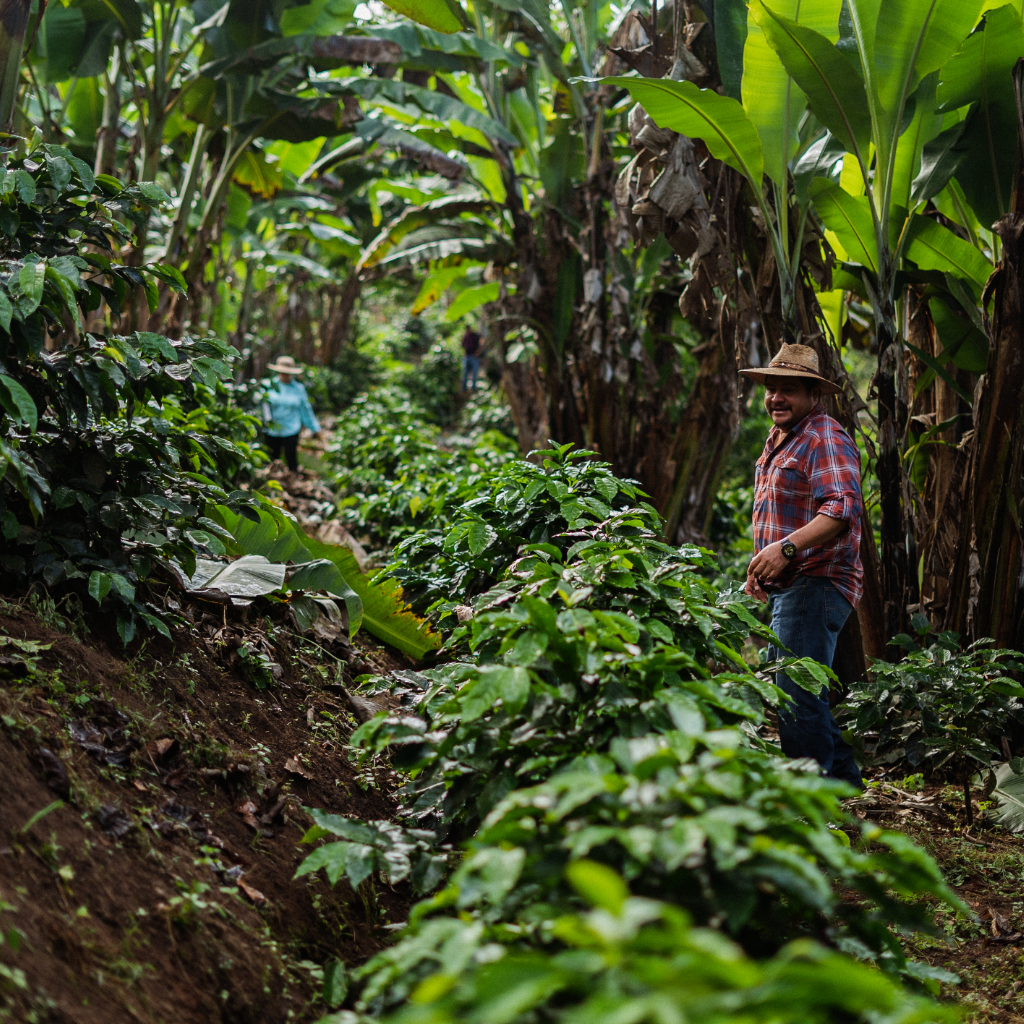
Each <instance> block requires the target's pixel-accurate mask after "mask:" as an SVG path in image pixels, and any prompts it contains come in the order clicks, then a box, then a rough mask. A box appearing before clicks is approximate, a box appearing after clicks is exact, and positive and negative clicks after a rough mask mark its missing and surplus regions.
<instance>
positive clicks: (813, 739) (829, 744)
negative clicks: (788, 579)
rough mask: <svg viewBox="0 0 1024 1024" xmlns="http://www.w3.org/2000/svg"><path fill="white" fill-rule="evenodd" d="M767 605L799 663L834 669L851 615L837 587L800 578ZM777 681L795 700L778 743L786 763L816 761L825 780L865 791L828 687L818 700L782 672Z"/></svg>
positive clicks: (783, 716) (783, 713)
mask: <svg viewBox="0 0 1024 1024" xmlns="http://www.w3.org/2000/svg"><path fill="white" fill-rule="evenodd" d="M768 600H769V602H770V603H771V609H772V629H773V630H774V631H775V635H776V636H777V637H778V638H779V639H780V640H781V641H782V643H783V644H784V645H785V646H786V647H787V648H789V651H790V652H791V653H792V654H793V655H795V656H796V657H798V658H813V659H814V660H815V661H817V662H818V663H819V664H822V665H827V666H828V667H829V668H831V667H832V657H833V655H834V654H835V652H836V640H837V639H838V638H839V631H840V630H841V629H842V628H843V624H844V623H845V622H846V620H847V618H848V617H849V614H850V612H851V611H853V608H852V606H851V605H850V602H849V601H847V600H846V598H845V597H843V595H842V594H840V593H839V591H838V590H837V589H836V587H835V585H834V584H833V583H832V582H831V581H830V580H827V579H825V577H823V576H797V578H796V579H795V580H794V581H793V583H792V584H791V585H790V586H788V587H787V588H786V589H785V590H777V591H775V592H774V593H772V594H771V595H770V596H769V598H768ZM768 656H769V658H771V659H773V660H774V659H775V658H777V657H779V656H780V652H779V650H778V648H776V647H769V648H768ZM775 681H776V683H777V684H778V685H779V686H780V687H781V688H782V689H783V690H785V692H786V693H788V694H789V696H790V697H792V698H793V703H792V704H789V705H787V707H786V709H785V710H780V711H779V739H780V740H781V743H782V752H783V753H784V754H785V755H786V757H792V758H797V757H813V758H814V760H815V761H817V762H818V764H820V765H821V771H822V774H823V775H830V776H832V777H833V778H836V779H842V780H844V781H845V782H850V783H852V784H853V785H855V786H857V787H858V788H860V789H863V788H864V780H863V779H862V778H861V774H860V768H858V767H857V762H856V761H855V760H854V758H853V751H852V750H851V749H850V745H849V743H847V742H846V740H844V739H843V737H842V734H841V733H840V731H839V726H838V725H837V724H836V720H835V719H834V718H833V717H832V712H831V710H830V709H829V706H828V687H827V686H826V687H823V688H822V690H821V693H820V694H817V695H815V694H813V693H811V692H810V691H808V690H805V689H804V688H803V687H802V686H798V685H797V684H796V683H794V682H793V681H792V680H791V679H790V678H789V677H788V676H787V675H786V674H785V673H783V672H780V673H778V675H777V676H776V679H775Z"/></svg>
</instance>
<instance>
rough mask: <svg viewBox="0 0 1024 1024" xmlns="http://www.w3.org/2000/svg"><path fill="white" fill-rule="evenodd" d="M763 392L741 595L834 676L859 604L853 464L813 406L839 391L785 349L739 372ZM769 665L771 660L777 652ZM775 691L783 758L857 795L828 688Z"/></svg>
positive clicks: (851, 452) (852, 453)
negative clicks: (766, 609)
mask: <svg viewBox="0 0 1024 1024" xmlns="http://www.w3.org/2000/svg"><path fill="white" fill-rule="evenodd" d="M740 373H742V374H744V375H746V376H748V377H753V378H754V380H756V381H758V382H759V383H761V384H764V388H765V398H764V406H765V409H766V410H767V411H768V414H769V415H770V416H771V418H772V422H773V423H774V426H773V427H772V430H771V433H770V434H769V435H768V441H767V443H766V444H765V448H764V452H763V454H762V455H761V458H760V459H758V460H757V470H756V474H755V489H754V550H755V552H756V554H755V555H754V558H753V560H752V561H751V563H750V565H749V567H748V568H747V585H746V591H747V593H748V594H752V595H753V596H754V597H756V598H758V599H759V600H762V601H767V602H769V604H770V605H771V610H772V630H773V631H774V632H775V634H776V636H778V638H779V640H780V641H781V642H782V644H783V646H784V647H785V648H786V649H787V650H788V651H789V652H791V653H792V654H794V655H796V656H797V657H807V658H813V659H814V660H815V661H817V662H820V663H821V664H822V665H827V666H828V667H829V668H831V667H832V657H833V655H834V654H835V649H836V640H837V639H838V637H839V632H840V630H841V629H842V628H843V624H844V623H845V622H846V619H847V617H848V616H849V614H850V612H851V611H853V608H854V607H855V605H856V604H857V602H858V601H859V600H860V596H861V592H862V590H863V577H864V571H863V568H862V566H861V561H860V516H861V508H862V504H863V498H862V496H861V488H860V454H859V452H858V451H857V446H856V444H854V442H853V439H852V438H851V437H850V435H849V434H847V433H846V431H845V430H843V428H842V427H841V426H840V425H839V424H838V423H837V422H836V421H835V420H834V419H832V417H831V416H828V415H826V413H825V411H824V410H823V409H822V407H821V405H820V399H821V396H822V394H837V393H838V392H839V391H840V389H839V388H838V387H836V385H835V384H833V383H832V382H831V381H829V380H826V379H825V378H824V377H822V376H821V374H820V373H819V372H818V356H817V353H816V352H815V351H814V349H812V348H809V347H808V346H806V345H783V346H782V349H781V350H780V352H779V354H778V355H777V356H776V357H775V358H774V359H773V360H772V361H771V363H770V364H769V365H768V366H767V367H765V368H764V369H763V370H741V371H740ZM769 656H770V657H772V658H774V657H778V656H779V652H778V651H777V650H775V649H770V650H769ZM776 681H777V682H778V684H779V686H780V687H781V688H782V689H783V690H785V692H786V693H788V694H789V696H790V697H792V698H793V703H792V704H790V705H789V706H788V707H787V708H786V709H784V710H780V712H779V739H780V741H781V744H782V750H783V753H784V754H785V755H786V756H787V757H793V758H800V757H811V758H814V759H815V760H816V761H817V762H818V763H819V764H820V765H821V769H822V772H823V774H825V775H830V776H832V777H834V778H838V779H844V780H846V781H847V782H850V783H852V784H853V785H855V786H857V787H859V788H863V786H864V783H863V780H862V778H861V774H860V769H859V768H858V767H857V763H856V761H855V760H854V758H853V751H852V750H851V749H850V745H849V744H848V743H847V742H846V741H845V740H844V739H843V738H842V735H841V734H840V732H839V727H838V726H837V725H836V721H835V719H834V718H833V717H832V712H831V711H830V709H829V705H828V687H824V688H823V689H822V691H821V693H820V694H813V693H810V692H809V691H807V690H805V689H804V688H803V687H802V686H798V685H797V684H796V683H794V682H793V681H792V680H791V679H789V678H788V676H786V675H785V674H784V673H781V672H780V673H779V675H778V676H777V679H776Z"/></svg>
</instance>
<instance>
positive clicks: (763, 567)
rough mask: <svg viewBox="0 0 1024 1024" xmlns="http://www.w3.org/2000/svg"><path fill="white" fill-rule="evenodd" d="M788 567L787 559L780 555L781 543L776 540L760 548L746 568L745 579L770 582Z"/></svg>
mask: <svg viewBox="0 0 1024 1024" xmlns="http://www.w3.org/2000/svg"><path fill="white" fill-rule="evenodd" d="M788 565H789V559H788V558H787V557H786V556H785V555H784V554H783V553H782V541H780V540H777V541H776V542H775V543H774V544H769V545H768V547H766V548H762V549H761V550H760V551H759V552H758V553H757V554H756V555H754V557H753V559H751V562H750V565H748V566H747V578H748V579H749V578H750V577H751V576H753V577H754V579H756V580H758V581H760V582H763V581H765V580H768V581H771V580H773V579H775V578H776V577H777V576H780V575H781V574H782V572H783V570H784V569H786V567H787V566H788Z"/></svg>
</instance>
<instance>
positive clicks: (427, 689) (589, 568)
mask: <svg viewBox="0 0 1024 1024" xmlns="http://www.w3.org/2000/svg"><path fill="white" fill-rule="evenodd" d="M538 460H539V461H540V463H541V464H540V465H536V464H534V463H532V462H526V461H516V462H513V463H510V464H509V465H508V466H505V467H502V468H500V469H499V470H497V471H495V472H494V473H493V474H491V476H490V478H489V479H487V480H486V481H485V482H486V489H485V490H484V491H483V493H482V494H480V495H479V496H478V497H477V498H476V499H475V500H473V501H472V502H466V503H464V507H463V508H462V510H461V512H460V513H458V514H455V515H453V516H452V518H451V519H450V520H449V521H448V522H447V525H446V526H445V528H444V530H443V531H438V533H439V534H443V536H441V537H440V538H439V539H438V540H436V541H434V542H432V543H434V545H435V546H434V548H433V549H432V551H433V554H432V555H431V556H430V558H429V559H424V560H423V562H422V563H421V564H420V566H419V568H418V569H417V571H418V572H419V573H420V575H421V578H422V579H423V580H424V581H425V590H429V591H430V592H431V593H435V594H436V593H441V592H443V593H445V594H446V595H447V597H448V598H450V599H451V600H449V601H447V602H446V604H447V605H449V606H450V604H451V601H452V600H454V599H460V600H473V606H474V607H473V609H472V612H473V614H472V617H471V618H469V619H468V621H464V622H462V624H460V625H458V626H457V627H456V628H455V629H454V631H453V632H452V633H451V635H450V637H449V640H448V643H447V648H446V649H447V650H448V651H451V652H458V653H459V654H460V655H461V659H460V660H458V661H455V662H451V663H449V664H446V665H442V666H440V667H437V668H433V669H429V670H427V671H424V672H422V673H408V672H401V673H397V674H395V675H394V676H393V677H392V678H391V679H390V680H378V681H376V682H375V684H374V688H375V690H379V689H380V688H381V687H383V688H389V689H391V690H392V691H393V693H394V694H395V696H397V697H398V698H399V699H400V700H401V702H402V705H403V706H402V708H401V710H400V711H397V712H395V713H381V714H379V715H377V716H376V717H375V718H374V719H372V720H371V721H370V722H367V723H365V724H364V725H362V726H361V727H360V728H359V729H358V730H357V731H356V732H355V733H354V734H353V737H352V744H353V746H355V747H356V748H358V749H361V751H362V756H363V757H364V758H367V757H373V756H377V755H380V754H385V753H387V754H388V755H389V756H390V760H391V764H392V765H393V767H394V768H395V769H396V770H398V771H399V772H401V773H402V774H404V775H405V776H406V780H407V781H406V784H405V786H404V788H403V790H402V791H401V796H402V799H403V804H404V807H405V809H406V813H407V814H408V815H409V816H410V817H412V818H414V819H415V821H416V823H417V825H418V826H422V827H425V828H430V830H431V831H432V832H433V833H434V839H433V844H434V845H433V846H432V847H427V848H426V849H423V850H422V851H420V852H419V853H418V854H417V857H418V858H423V857H426V856H428V854H429V852H430V851H431V849H436V844H437V843H438V842H439V841H442V840H443V841H446V842H462V843H466V844H467V845H468V852H467V854H466V857H465V859H464V860H463V861H462V863H461V864H460V865H459V866H458V868H457V870H456V871H455V872H454V874H453V875H452V876H451V878H450V879H449V880H448V883H447V884H446V885H445V886H444V888H442V889H441V890H440V891H439V892H438V893H437V894H436V895H434V896H433V897H432V898H430V899H427V900H424V901H423V902H421V903H420V904H419V905H418V906H417V907H416V908H415V909H414V911H413V913H412V915H411V918H410V925H409V927H408V928H407V929H406V930H405V932H404V933H403V934H402V936H401V938H400V939H399V941H398V943H397V944H396V945H395V946H394V947H393V948H392V949H389V950H387V951H385V952H383V953H381V954H379V955H378V956H377V957H375V958H374V959H373V960H372V961H371V962H370V963H369V964H367V965H366V966H365V967H363V968H360V969H358V970H357V971H355V972H354V973H353V974H352V981H353V982H354V983H358V984H359V985H360V986H361V990H360V1003H359V1004H358V1005H359V1007H360V1008H363V1009H372V1010H373V1011H374V1012H375V1013H376V1012H379V1011H381V1010H382V1009H385V1008H387V1007H390V1006H393V1005H395V1004H396V1003H399V1002H402V1001H405V1000H407V999H412V1005H416V1004H418V1001H421V999H422V1001H423V1002H430V1001H431V1000H430V999H427V998H426V997H425V996H423V993H425V992H431V991H434V990H433V989H431V988H430V986H431V985H432V984H436V985H440V984H441V982H440V980H438V979H436V978H435V979H434V980H433V981H431V980H430V979H431V976H432V975H434V974H435V972H437V970H438V964H440V965H441V973H442V974H443V975H445V976H446V977H447V978H448V982H447V984H449V985H452V986H456V987H458V986H463V985H467V986H472V985H473V984H474V982H473V981H472V979H473V978H475V977H476V975H475V973H474V972H475V971H476V970H477V969H478V966H479V964H481V963H483V962H484V961H494V960H499V962H501V961H502V960H503V958H504V957H506V956H507V957H508V960H509V962H514V961H516V959H517V958H518V957H521V956H525V957H528V958H532V957H533V956H535V955H539V954H537V953H535V952H531V950H543V955H544V956H545V958H547V959H549V960H550V959H551V958H555V957H559V956H562V955H564V951H565V949H566V947H567V946H571V943H568V942H567V940H566V937H565V936H564V935H563V934H562V932H561V931H560V925H559V922H560V921H562V920H564V919H565V918H566V916H567V915H568V916H572V915H577V914H579V913H580V910H581V903H580V900H579V897H578V895H577V893H576V891H575V889H574V888H573V885H572V884H571V880H572V879H573V877H574V872H576V871H578V870H579V865H580V863H581V861H582V860H583V859H584V858H586V859H589V860H592V861H596V862H598V864H599V866H600V867H599V870H601V871H606V872H607V871H613V872H616V873H618V874H620V875H621V876H622V877H624V878H625V879H626V880H627V882H628V885H629V891H630V892H631V893H633V894H635V897H636V898H644V899H654V900H665V901H668V902H670V903H672V904H674V905H675V908H685V910H686V911H687V912H688V914H689V915H691V916H692V919H693V920H694V921H695V922H697V923H698V924H700V925H708V926H711V927H714V928H717V929H719V930H721V931H725V932H728V933H730V934H731V935H732V936H734V937H735V938H736V939H737V940H738V941H739V942H741V943H742V945H743V947H744V949H746V950H747V951H748V952H752V953H754V954H755V955H766V954H767V955H771V954H773V953H776V952H777V951H778V950H779V949H780V947H781V946H782V945H783V944H784V943H785V942H787V941H789V940H790V939H793V938H797V937H800V936H806V935H810V934H825V935H828V936H829V937H830V939H831V940H832V941H835V942H838V943H842V944H844V946H845V948H847V949H851V950H856V951H857V952H858V953H859V954H861V955H864V956H868V957H872V958H876V959H878V961H879V963H880V964H881V965H882V966H884V967H885V968H886V969H888V970H892V971H899V970H903V969H905V968H906V961H905V959H904V957H903V954H902V952H901V949H900V945H899V942H898V941H897V939H896V936H895V934H894V929H897V928H899V929H908V930H913V929H927V928H928V927H929V926H930V911H929V910H928V908H927V905H926V904H924V903H923V902H922V898H923V897H924V896H926V895H927V896H930V897H933V898H936V899H938V900H940V901H945V902H947V903H950V904H952V905H958V904H957V901H956V900H955V898H954V897H953V896H952V894H951V893H949V891H948V890H947V889H946V887H945V885H944V883H943V881H942V878H941V875H940V874H939V873H938V870H937V869H936V867H935V865H934V863H933V862H932V861H931V860H930V859H929V858H928V857H927V856H926V855H924V854H923V853H922V852H921V851H919V850H917V849H916V848H914V847H913V846H912V844H910V843H908V842H907V841H906V840H905V839H904V838H903V837H901V836H899V835H896V834H891V833H884V832H882V831H881V830H879V829H877V828H874V827H869V828H867V829H866V830H865V831H863V832H862V834H861V836H860V839H859V842H858V845H857V846H856V847H854V846H853V845H852V844H851V840H850V838H849V835H848V834H847V832H844V831H841V830H840V829H838V828H833V827H830V825H831V824H832V823H836V822H843V821H844V815H843V811H842V808H841V805H840V799H841V797H842V796H844V795H846V794H848V793H849V792H850V791H849V790H848V788H847V787H845V786H844V785H843V784H842V783H837V782H834V781H830V780H825V779H821V778H819V777H817V776H816V775H815V774H813V773H810V772H806V771H799V770H794V769H793V768H790V767H787V766H786V765H785V764H784V763H783V762H782V761H781V760H776V756H775V752H774V751H772V750H771V748H768V747H766V746H765V744H764V743H763V742H762V741H761V740H759V739H758V738H757V735H756V732H755V728H756V726H757V725H758V724H759V723H761V722H763V721H764V718H765V714H764V707H765V704H774V705H777V704H778V702H779V700H780V699H781V698H780V694H779V691H778V690H777V689H776V687H775V686H774V685H773V683H772V682H771V676H770V672H771V671H772V670H773V666H765V667H763V668H762V669H760V670H759V671H754V670H752V669H751V668H750V667H748V666H747V665H746V664H745V663H744V662H743V659H742V658H741V657H740V655H739V653H738V650H739V648H740V647H741V645H742V644H743V642H744V640H745V638H746V637H747V636H748V635H749V633H750V632H751V631H755V632H756V631H760V632H762V633H765V631H764V627H761V626H759V625H758V624H757V622H756V620H755V619H754V617H753V616H752V614H751V612H750V610H749V609H748V608H747V606H746V603H745V602H747V600H748V599H746V598H744V597H742V596H741V595H740V594H738V593H735V592H733V591H731V590H725V591H723V592H719V591H717V590H716V589H715V587H714V586H713V585H712V584H711V583H710V582H709V581H708V580H707V579H705V578H704V577H703V576H701V575H700V574H699V573H698V571H697V570H707V569H709V568H711V567H712V566H713V564H714V563H713V562H711V560H710V559H709V557H708V556H707V554H706V553H703V552H701V551H699V550H698V549H682V550H679V549H675V548H672V547H669V546H668V545H665V544H663V543H662V542H661V541H660V540H659V539H658V535H659V530H660V520H659V517H658V516H657V514H656V513H655V512H654V510H653V509H651V508H650V507H649V506H645V505H644V503H643V502H642V501H641V500H640V498H641V495H640V493H639V492H638V491H637V490H636V488H635V486H634V485H633V484H630V483H629V482H627V481H621V480H617V479H616V478H615V477H613V476H612V475H611V474H610V473H609V471H608V468H607V466H604V465H602V464H601V463H597V462H595V461H593V460H592V459H590V458H588V453H573V452H570V451H569V446H564V447H562V448H556V449H550V450H547V451H545V452H542V453H538ZM448 538H450V539H451V542H450V543H449V542H448V540H447V539H448ZM415 543H416V539H415V538H414V539H412V540H410V541H409V542H408V544H404V545H402V546H400V550H399V554H400V556H402V555H404V553H405V552H406V551H408V550H412V549H413V548H414V546H415ZM424 550H427V549H424ZM406 557H407V556H406ZM403 563H404V558H402V557H400V558H398V559H396V562H395V563H394V565H393V566H391V567H390V571H392V572H396V573H397V572H401V568H400V566H401V565H402V564H403ZM432 574H434V575H435V576H436V579H432ZM485 588H486V589H485ZM481 590H482V591H483V592H482V593H481V592H480V591H481ZM473 594H475V595H476V596H475V599H474V598H473V596H472V595H473ZM429 599H430V598H429V596H428V595H427V594H426V593H425V594H424V596H422V597H421V598H420V600H421V602H422V601H426V600H429ZM459 611H460V612H461V613H462V614H461V615H460V616H459V618H460V619H466V618H467V616H466V614H465V613H466V611H467V609H465V608H460V609H459ZM765 635H767V634H766V633H765ZM797 667H798V668H803V669H804V670H805V671H804V672H803V673H800V672H796V671H795V670H792V669H791V671H793V673H794V674H795V675H801V674H802V675H804V676H806V678H807V681H808V685H810V686H815V687H816V686H819V685H820V681H817V680H815V679H814V678H813V677H812V672H811V669H810V666H806V665H803V666H797ZM818 668H819V672H820V667H818ZM344 827H345V829H350V828H354V827H355V826H353V825H352V823H345V824H344ZM850 831H853V829H850ZM317 835H320V833H318V834H317ZM323 837H324V838H326V836H323ZM343 838H344V839H345V840H346V841H347V842H349V843H351V842H353V841H354V842H362V843H363V844H364V845H366V841H365V839H363V840H360V839H359V838H358V837H357V836H354V835H348V834H344V836H343ZM332 845H337V844H332ZM328 849H329V847H321V850H324V851H327V850H328ZM350 855H352V854H351V853H350V849H349V848H348V847H347V846H342V847H340V848H338V849H337V850H336V851H332V852H320V851H317V852H316V853H314V855H313V857H312V858H310V859H309V860H307V862H306V865H308V868H304V869H306V870H314V869H315V868H317V867H325V868H328V869H329V870H330V871H331V872H332V873H333V874H334V876H335V877H336V878H337V877H341V875H342V874H343V873H344V872H345V871H346V870H347V865H348V858H349V856H350ZM414 863H415V859H414ZM437 881H440V876H438V879H437ZM618 884H619V887H620V888H621V887H622V883H621V882H619V883H618ZM836 885H839V886H843V887H846V888H847V889H848V890H849V891H854V892H857V893H858V894H859V896H860V898H859V899H858V900H855V901H854V900H849V901H844V900H842V899H841V898H839V893H840V892H841V890H840V889H836V888H834V886H836ZM623 898H625V897H623ZM620 902H621V900H620ZM679 912H680V911H679V909H673V910H672V911H671V913H674V914H678V913H679ZM456 950H458V953H456ZM886 984H887V983H886ZM420 986H423V987H420ZM470 990H471V989H467V991H470ZM446 991H447V990H446ZM442 994H443V993H441V992H440V990H438V991H437V992H436V995H437V996H440V995H442ZM431 998H433V997H431ZM538 998H541V997H540V996H538ZM544 998H546V997H544ZM444 1005H447V1004H444ZM524 1005H526V1004H524ZM404 1012H409V1013H412V1012H413V1011H412V1010H411V1009H409V1010H407V1011H404ZM445 1012H447V1011H445ZM453 1012H454V1011H453ZM517 1012H518V1010H517ZM438 1019H445V1018H444V1017H443V1016H442V1017H440V1018H438ZM452 1019H458V1018H457V1017H456V1018H452ZM488 1019H489V1018H488ZM509 1019H518V1018H517V1017H515V1015H513V1016H510V1017H509Z"/></svg>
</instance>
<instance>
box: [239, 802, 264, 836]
mask: <svg viewBox="0 0 1024 1024" xmlns="http://www.w3.org/2000/svg"><path fill="white" fill-rule="evenodd" d="M235 814H240V815H241V816H242V821H244V822H245V823H246V825H248V826H249V828H251V829H252V830H253V831H254V832H259V830H260V823H259V822H258V821H257V820H256V805H255V804H254V803H253V802H252V801H251V800H243V801H242V802H241V803H240V804H236V805H235Z"/></svg>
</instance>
